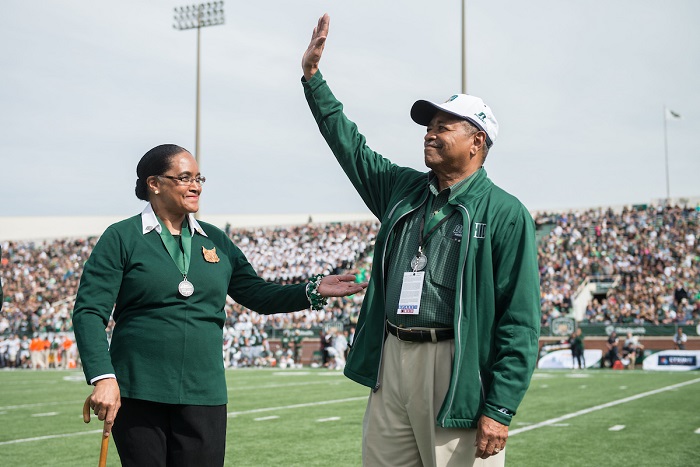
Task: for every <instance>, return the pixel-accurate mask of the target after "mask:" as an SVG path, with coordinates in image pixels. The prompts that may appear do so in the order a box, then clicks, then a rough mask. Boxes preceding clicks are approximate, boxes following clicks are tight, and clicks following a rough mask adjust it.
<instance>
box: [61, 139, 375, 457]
mask: <svg viewBox="0 0 700 467" xmlns="http://www.w3.org/2000/svg"><path fill="white" fill-rule="evenodd" d="M136 172H137V176H138V180H137V181H136V196H137V197H138V198H139V199H141V200H144V201H147V202H148V204H147V205H146V208H145V209H144V210H143V212H142V213H141V214H140V215H137V216H133V217H131V218H129V219H126V220H124V221H122V222H119V223H117V224H114V225H112V226H110V227H109V228H108V229H107V230H106V231H105V233H104V234H103V235H102V237H101V238H100V240H99V242H98V243H97V245H96V246H95V248H94V250H93V252H92V254H91V255H90V258H89V259H88V261H87V263H86V265H85V268H84V271H83V276H82V278H81V281H80V288H79V290H78V296H77V299H76V302H75V309H74V313H73V324H74V327H75V335H76V340H77V342H78V346H79V348H80V353H81V355H82V360H83V367H84V373H85V376H86V379H87V381H88V382H89V384H94V386H95V388H94V390H93V393H92V395H91V396H90V400H89V403H90V407H91V408H92V409H93V410H94V411H95V414H97V416H98V418H99V419H100V420H105V434H109V433H110V432H111V431H112V429H113V432H114V440H115V444H116V446H117V450H118V452H119V455H120V458H121V460H122V463H123V464H124V465H151V464H156V463H157V464H160V463H164V462H165V460H166V459H167V458H170V457H171V456H177V457H178V459H179V461H180V462H181V463H182V464H183V465H208V466H215V465H223V462H224V450H225V440H226V429H225V427H226V405H225V404H226V402H227V394H226V382H225V379H224V372H223V365H222V354H221V351H222V346H223V337H222V336H223V332H222V329H223V325H224V321H225V316H224V314H223V313H222V312H221V310H222V309H223V307H224V304H225V300H226V295H227V294H228V295H230V296H231V297H232V298H234V299H235V300H236V301H237V302H239V303H242V304H245V305H247V306H249V307H251V308H252V309H256V310H258V311H261V312H263V313H279V312H288V311H293V310H300V309H305V308H308V307H309V305H310V304H311V306H312V307H313V308H321V307H322V305H323V300H324V297H327V296H342V295H347V294H351V293H356V292H358V291H360V290H362V289H363V288H364V286H365V284H357V283H355V282H354V276H326V277H324V278H322V279H321V278H320V277H316V278H314V279H313V280H312V281H310V282H309V283H308V284H298V285H289V286H282V285H278V284H271V283H268V282H265V281H264V280H263V279H261V278H260V277H258V276H257V275H256V273H255V271H254V269H253V267H252V266H251V265H250V263H248V261H247V260H246V258H245V257H244V255H243V254H242V253H241V251H240V250H239V249H238V248H237V247H236V246H235V245H234V244H233V243H232V242H231V241H230V239H228V237H226V235H225V234H224V232H222V231H221V230H219V229H217V228H216V227H214V226H212V225H211V224H207V223H204V222H198V221H197V220H196V219H195V217H194V215H193V214H194V213H195V212H197V211H198V209H199V196H200V194H201V192H202V185H203V183H204V182H205V179H204V177H202V176H201V174H200V173H199V168H198V165H197V162H196V161H195V158H194V157H193V156H192V155H191V154H190V153H189V152H188V151H186V150H185V149H183V148H181V147H179V146H176V145H161V146H157V147H155V148H153V149H151V150H150V151H148V152H147V153H146V154H145V155H144V156H143V158H142V159H141V161H140V162H139V164H138V166H137V169H136ZM115 303H116V305H115ZM113 308H114V320H115V322H116V323H118V325H116V326H115V327H114V330H113V334H112V340H111V346H110V347H109V350H108V345H107V338H106V335H105V331H104V330H105V327H106V326H107V325H108V322H109V318H110V315H111V314H112V310H113ZM182 329H187V332H186V333H184V332H182ZM173 348H178V349H181V350H182V352H172V351H171V349H173ZM115 417H116V423H115Z"/></svg>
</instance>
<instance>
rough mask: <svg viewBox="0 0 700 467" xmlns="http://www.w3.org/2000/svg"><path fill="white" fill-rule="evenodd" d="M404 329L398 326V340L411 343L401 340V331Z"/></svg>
mask: <svg viewBox="0 0 700 467" xmlns="http://www.w3.org/2000/svg"><path fill="white" fill-rule="evenodd" d="M402 329H403V328H400V327H398V326H396V338H397V339H398V340H399V341H401V342H409V341H405V340H403V339H401V330H402Z"/></svg>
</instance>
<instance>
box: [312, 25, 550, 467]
mask: <svg viewBox="0 0 700 467" xmlns="http://www.w3.org/2000/svg"><path fill="white" fill-rule="evenodd" d="M328 24H329V18H328V16H327V15H324V16H323V17H322V18H321V19H320V20H319V22H318V26H317V27H316V29H314V32H313V36H312V40H311V43H310V45H309V47H308V49H307V51H306V52H305V54H304V57H303V59H302V67H303V71H304V79H303V80H302V82H303V86H304V91H305V94H306V98H307V101H308V103H309V106H310V108H311V111H312V113H313V115H314V117H315V119H316V121H317V123H318V126H319V129H320V130H321V132H322V134H323V136H324V137H325V138H326V140H327V141H328V143H329V146H330V147H331V149H332V150H333V153H334V154H335V156H336V158H337V159H338V161H339V163H340V165H341V167H342V168H343V169H344V170H345V172H346V175H348V177H349V179H350V180H351V182H352V183H353V185H354V186H355V188H356V189H357V190H358V192H359V193H360V196H361V197H362V198H363V200H364V201H365V203H366V204H367V206H368V207H369V208H370V210H371V211H372V212H373V213H374V214H375V215H376V216H377V217H378V218H379V219H380V220H381V221H382V226H381V228H380V230H379V232H378V234H377V245H376V246H377V247H378V249H379V250H380V251H382V252H383V253H382V254H381V255H379V254H378V255H375V256H374V266H373V271H374V274H373V275H372V280H371V281H370V284H371V285H370V289H371V290H370V291H369V292H368V294H367V295H366V296H367V297H372V298H371V300H365V301H364V303H363V307H362V312H361V315H360V319H359V322H358V328H359V329H361V331H360V332H358V334H357V337H356V339H355V344H354V346H353V348H352V350H351V352H350V354H349V355H348V361H347V363H346V367H345V374H346V375H347V376H349V377H350V378H351V379H353V380H355V381H357V382H359V383H361V384H364V385H367V386H369V387H372V388H373V391H372V392H371V393H370V397H369V402H368V407H367V412H366V416H365V423H364V427H363V428H364V429H363V462H364V463H365V464H366V465H408V464H415V463H416V459H422V463H423V465H435V464H436V463H437V461H436V458H440V464H441V465H442V464H443V463H444V464H446V463H451V462H450V459H452V462H454V461H455V459H460V461H465V456H469V457H472V458H473V457H474V452H475V453H476V456H477V457H481V458H484V459H485V458H488V457H490V456H494V459H493V460H492V462H493V464H494V465H495V464H498V465H503V462H504V460H505V453H504V454H501V455H500V456H498V454H499V452H501V451H503V449H504V446H505V442H506V438H507V433H508V425H509V424H510V421H511V418H512V416H513V415H514V413H515V411H516V409H517V407H518V405H519V403H520V401H521V399H522V397H523V396H524V394H525V390H526V389H527V386H528V383H529V380H530V377H531V375H532V372H533V370H534V367H535V363H536V359H537V350H538V349H537V337H538V335H539V316H540V306H539V301H538V299H539V282H538V271H537V252H536V246H535V232H534V231H535V229H534V223H533V220H532V217H531V216H530V214H529V213H528V211H527V210H526V209H525V208H524V206H522V205H521V204H520V202H519V201H517V200H516V199H515V198H514V197H512V196H510V195H508V194H506V193H505V192H503V191H502V190H500V189H499V188H497V187H495V186H494V185H493V183H492V182H491V181H490V180H489V179H488V178H487V176H486V172H485V170H484V169H483V167H482V165H483V163H484V160H485V158H486V154H487V152H488V148H490V147H491V145H492V144H493V142H494V140H495V138H496V133H497V130H498V124H497V123H496V120H495V118H494V117H493V114H492V113H491V111H490V109H489V108H488V107H487V106H486V105H484V103H483V102H482V101H481V99H478V98H476V97H473V96H466V95H460V96H453V98H451V99H450V101H449V102H447V103H445V104H441V105H436V104H432V103H428V102H427V101H418V102H417V103H415V104H414V106H413V109H412V112H411V114H412V117H413V119H414V120H415V121H416V122H417V123H418V124H421V125H427V129H428V132H427V135H426V136H425V144H424V146H425V162H426V165H428V167H430V168H431V169H432V170H431V172H430V173H429V174H426V173H422V172H419V171H416V170H413V169H410V168H406V167H398V166H396V165H394V164H392V163H391V162H390V161H389V160H387V159H385V158H383V157H382V156H380V155H379V154H377V153H376V152H374V151H372V150H371V149H370V148H369V147H368V146H367V145H366V144H365V139H364V137H363V136H362V135H361V134H359V132H358V130H357V127H356V126H355V125H354V124H353V123H352V122H350V121H349V120H348V119H347V118H346V117H345V115H344V114H343V111H342V109H343V106H342V104H341V103H340V102H338V101H337V100H336V99H335V98H334V96H333V95H332V93H331V91H330V89H329V88H328V86H327V84H326V82H325V81H324V80H323V77H322V76H321V73H320V72H318V63H319V61H320V59H321V54H322V52H323V47H324V45H325V40H326V35H327V34H328ZM452 203H454V204H452ZM428 205H429V206H430V207H428ZM452 214H454V215H452ZM433 216H435V217H433ZM424 223H425V224H426V228H425V229H424V225H423V224H424ZM434 233H435V235H432V234H434ZM389 239H393V241H388V240H389ZM467 250H468V251H470V252H471V253H470V254H467ZM477 250H478V251H477ZM483 251H486V253H485V254H483ZM465 258H466V260H465ZM385 259H386V262H385ZM464 265H466V266H464ZM385 271H388V272H387V273H386V275H385V273H384V272H385ZM414 279H418V281H417V283H414V282H411V285H413V286H414V287H416V288H421V287H422V288H423V294H422V299H421V300H413V301H412V302H410V303H406V304H405V305H404V304H403V303H402V302H403V300H404V297H401V298H400V294H401V291H402V287H404V286H405V287H410V286H411V285H408V284H409V281H413V280H414ZM425 279H427V280H425ZM494 284H498V285H497V286H496V287H494ZM400 303H401V306H400V305H399V304H400ZM455 303H458V307H457V309H456V310H455V309H454V305H455ZM477 303H478V312H477ZM404 310H405V313H404ZM477 314H478V316H479V319H477V318H476V316H477ZM387 330H388V331H389V333H391V334H392V335H390V336H388V338H386V340H385V335H386V334H385V332H386V331H387ZM455 333H457V335H455ZM406 341H413V342H406ZM418 342H423V343H422V344H417V343H418ZM404 352H405V353H404ZM453 353H454V358H452V357H453ZM399 355H401V357H399ZM477 355H478V358H477ZM409 356H410V357H409ZM404 357H406V358H404ZM429 362H431V363H429ZM403 371H407V372H411V373H410V374H413V375H414V376H413V377H411V376H404V377H406V378H407V379H408V380H412V379H413V380H414V381H422V382H421V384H413V385H408V386H409V387H407V386H406V385H403V384H401V381H403V380H402V379H400V378H398V374H401V373H402V372H403ZM414 372H415V373H414ZM407 374H408V373H407ZM452 374H454V375H457V374H459V375H460V377H459V378H457V377H456V376H454V378H452V381H453V384H450V381H451V375H452ZM480 375H481V376H480ZM456 381H459V383H458V384H455V382H456ZM409 389H412V390H415V392H414V393H413V394H412V396H408V397H407V398H410V399H411V400H412V401H414V402H415V401H418V402H416V403H412V404H410V405H404V404H403V402H402V401H401V399H402V397H401V396H400V395H399V394H403V393H404V391H406V390H409ZM421 389H424V391H422V390H421ZM443 401H445V402H444V409H442V410H441V406H442V405H443ZM457 427H460V428H463V429H457ZM467 428H468V429H467ZM400 433H411V434H410V435H408V436H405V435H401V436H400V435H399V434H400ZM469 439H471V440H470V441H468V440H469ZM474 440H476V446H475V445H474ZM448 446H449V447H448ZM467 453H470V454H467ZM489 465H491V464H489Z"/></svg>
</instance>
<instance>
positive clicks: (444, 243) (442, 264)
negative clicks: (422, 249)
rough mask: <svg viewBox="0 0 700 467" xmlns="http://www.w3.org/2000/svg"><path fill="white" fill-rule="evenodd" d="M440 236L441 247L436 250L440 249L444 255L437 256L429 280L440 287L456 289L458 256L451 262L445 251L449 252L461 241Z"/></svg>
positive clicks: (429, 273) (429, 271) (429, 272)
mask: <svg viewBox="0 0 700 467" xmlns="http://www.w3.org/2000/svg"><path fill="white" fill-rule="evenodd" d="M439 238H440V247H439V249H438V250H436V251H440V252H441V253H443V255H441V256H440V257H436V258H435V261H436V262H437V263H433V265H432V267H430V268H429V270H428V280H429V281H431V282H432V283H433V284H436V285H438V286H440V287H444V288H446V289H449V290H452V291H454V290H455V285H456V280H457V262H458V261H457V258H455V260H454V262H452V263H450V262H449V261H448V258H447V256H446V255H445V254H444V252H447V251H448V250H449V249H450V248H454V247H455V246H456V245H459V243H457V242H456V241H455V240H453V239H452V238H451V237H445V236H442V235H441V236H440V237H439ZM436 239H437V238H436ZM433 254H435V253H433ZM457 255H459V251H457ZM448 263H449V264H448Z"/></svg>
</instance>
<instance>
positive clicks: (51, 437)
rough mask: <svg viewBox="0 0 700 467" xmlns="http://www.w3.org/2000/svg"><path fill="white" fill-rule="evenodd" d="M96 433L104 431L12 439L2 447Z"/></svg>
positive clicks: (2, 444)
mask: <svg viewBox="0 0 700 467" xmlns="http://www.w3.org/2000/svg"><path fill="white" fill-rule="evenodd" d="M95 433H102V430H91V431H79V432H77V433H64V434H62V435H48V436H37V437H36V438H24V439H12V440H10V441H2V442H0V446H5V445H6V444H17V443H28V442H30V441H43V440H45V439H56V438H68V437H70V436H81V435H91V434H95Z"/></svg>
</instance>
